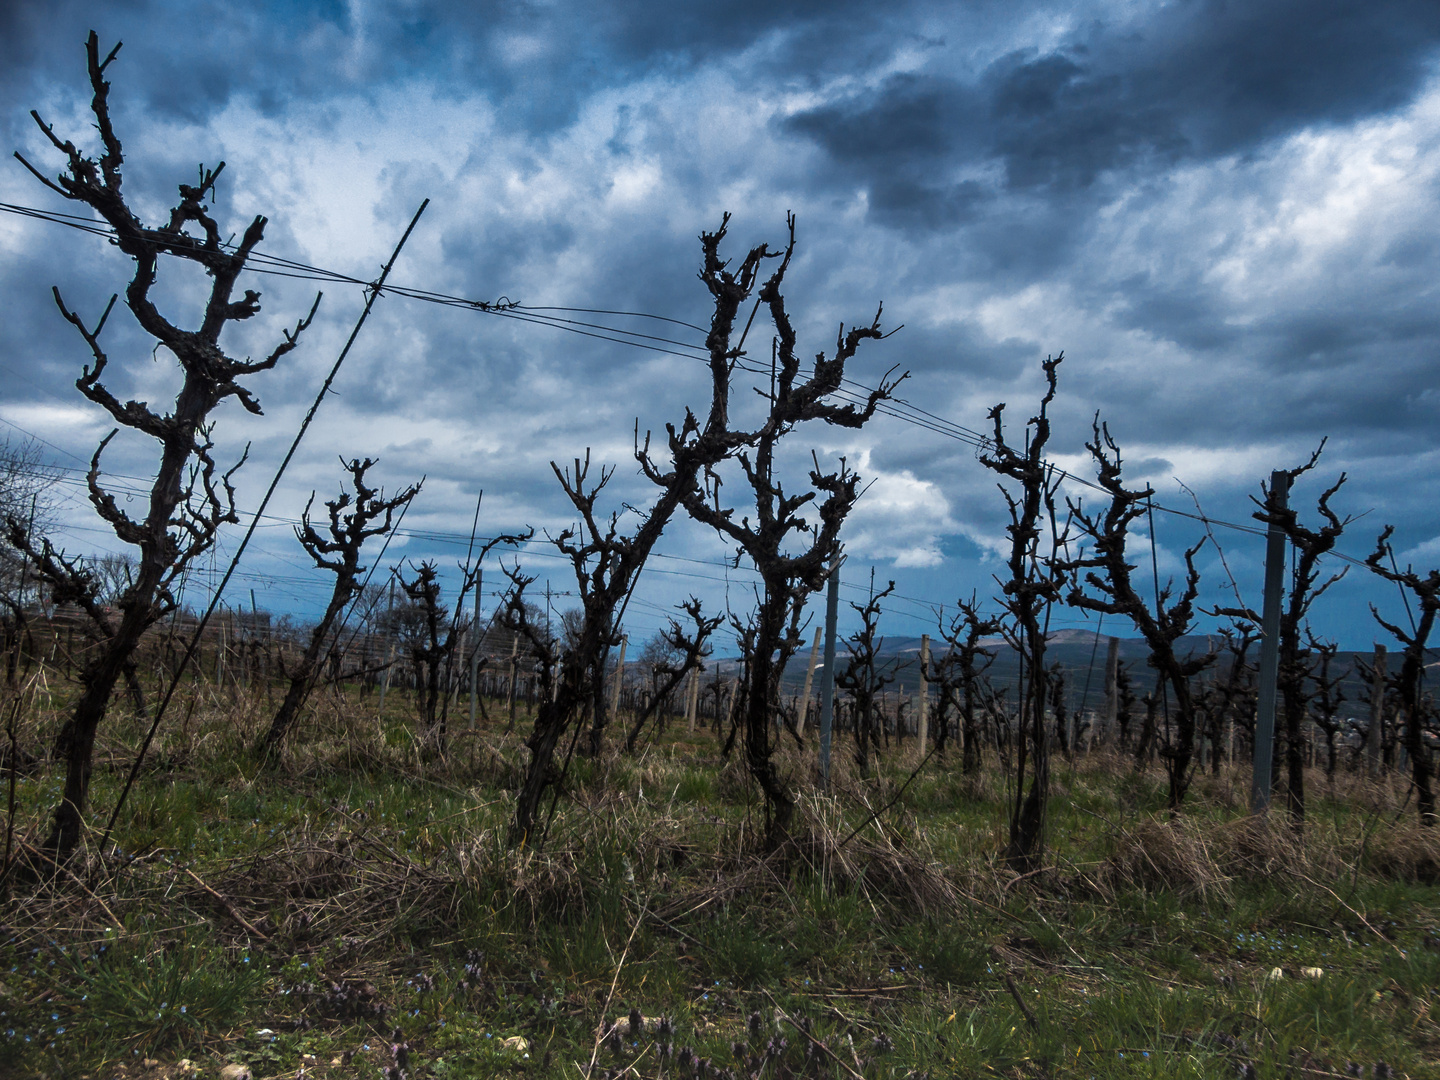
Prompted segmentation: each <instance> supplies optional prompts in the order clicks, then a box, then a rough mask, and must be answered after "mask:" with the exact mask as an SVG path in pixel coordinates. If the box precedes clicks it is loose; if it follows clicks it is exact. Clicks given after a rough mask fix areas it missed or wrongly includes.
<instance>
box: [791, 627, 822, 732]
mask: <svg viewBox="0 0 1440 1080" xmlns="http://www.w3.org/2000/svg"><path fill="white" fill-rule="evenodd" d="M818 659H820V627H818V626H817V627H815V640H814V641H813V642H811V643H810V664H809V666H808V667H806V669H805V692H804V693H803V694H801V695H800V710H799V715H798V716H797V717H796V718H795V730H796V731H797V732H799V733H800V734H801V735H804V734H805V718H806V717H808V716H809V715H810V687H811V686H813V685H814V684H815V661H817V660H818Z"/></svg>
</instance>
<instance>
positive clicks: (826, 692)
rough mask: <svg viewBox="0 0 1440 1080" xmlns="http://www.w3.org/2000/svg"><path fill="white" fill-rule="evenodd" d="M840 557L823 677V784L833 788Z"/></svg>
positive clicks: (830, 598)
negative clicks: (832, 756) (832, 751)
mask: <svg viewBox="0 0 1440 1080" xmlns="http://www.w3.org/2000/svg"><path fill="white" fill-rule="evenodd" d="M840 562H841V560H840V559H838V558H837V559H836V560H835V562H834V563H833V564H831V566H830V584H829V587H828V588H827V590H826V593H825V671H824V673H823V674H822V675H821V677H820V787H821V788H822V789H824V790H829V788H830V729H831V725H832V723H833V721H834V719H835V623H836V621H837V619H838V617H839V614H840Z"/></svg>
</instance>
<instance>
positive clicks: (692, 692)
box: [685, 667, 700, 735]
mask: <svg viewBox="0 0 1440 1080" xmlns="http://www.w3.org/2000/svg"><path fill="white" fill-rule="evenodd" d="M699 698H700V669H699V668H698V667H695V668H691V669H690V685H689V687H687V693H686V694H685V730H686V731H687V732H689V733H690V734H691V735H694V734H695V706H696V705H697V704H698V703H699Z"/></svg>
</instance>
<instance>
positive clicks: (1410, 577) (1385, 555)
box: [1337, 485, 1440, 825]
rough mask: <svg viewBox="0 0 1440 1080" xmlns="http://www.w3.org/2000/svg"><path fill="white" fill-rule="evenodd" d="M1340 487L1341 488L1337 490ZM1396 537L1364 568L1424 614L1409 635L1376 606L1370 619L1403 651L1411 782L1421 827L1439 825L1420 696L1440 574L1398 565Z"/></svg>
mask: <svg viewBox="0 0 1440 1080" xmlns="http://www.w3.org/2000/svg"><path fill="white" fill-rule="evenodd" d="M1337 486H1338V485H1337ZM1394 532H1395V528H1394V526H1392V525H1387V526H1385V531H1384V532H1382V533H1381V534H1380V538H1379V539H1378V540H1376V541H1375V550H1374V551H1372V552H1371V553H1370V557H1369V558H1368V559H1366V560H1365V565H1366V566H1368V567H1370V569H1371V570H1372V571H1374V572H1375V573H1376V574H1379V575H1380V576H1381V577H1382V578H1384V579H1385V580H1386V581H1393V582H1395V583H1396V584H1397V585H1399V586H1400V587H1401V588H1403V589H1404V590H1405V591H1406V592H1407V593H1408V594H1409V595H1410V596H1412V597H1414V598H1415V602H1416V604H1417V605H1418V607H1419V609H1420V612H1419V617H1418V618H1417V619H1416V620H1415V623H1414V625H1413V627H1412V628H1411V630H1410V632H1409V633H1406V632H1405V631H1404V630H1402V629H1401V628H1400V626H1399V625H1398V624H1396V623H1391V622H1386V621H1385V620H1384V619H1382V618H1381V617H1380V612H1379V611H1378V610H1377V609H1376V608H1375V606H1374V605H1373V604H1372V605H1371V607H1370V610H1371V613H1372V614H1373V615H1374V616H1375V621H1376V622H1378V623H1379V624H1380V625H1381V626H1383V627H1385V629H1386V630H1388V631H1390V633H1391V635H1393V636H1394V638H1395V640H1396V641H1398V642H1400V644H1401V645H1402V646H1404V659H1403V660H1402V661H1401V664H1400V675H1399V677H1398V680H1397V682H1398V690H1399V697H1400V711H1401V712H1402V713H1404V715H1405V731H1404V739H1405V752H1406V754H1408V755H1409V757H1410V776H1411V779H1412V780H1413V781H1414V784H1415V799H1416V806H1417V809H1418V810H1419V811H1420V823H1421V824H1422V825H1434V824H1435V789H1434V787H1433V786H1432V785H1431V782H1430V781H1431V771H1432V769H1431V765H1430V751H1429V749H1428V748H1427V747H1426V745H1425V728H1424V724H1425V716H1424V710H1423V707H1422V706H1423V702H1422V701H1421V695H1420V683H1421V680H1422V679H1423V678H1424V677H1425V646H1426V643H1427V642H1428V641H1429V640H1430V632H1431V631H1432V630H1434V628H1435V614H1436V612H1440V570H1431V571H1430V572H1429V573H1427V574H1426V575H1425V576H1424V577H1421V576H1420V575H1419V574H1417V573H1416V572H1415V571H1414V569H1413V568H1411V567H1410V566H1406V567H1405V569H1404V570H1400V569H1399V568H1398V567H1396V566H1395V563H1394V558H1395V556H1394V552H1393V551H1392V550H1391V548H1390V537H1391V535H1392V534H1393V533H1394ZM1386 562H1389V563H1390V564H1391V565H1390V566H1386V565H1385V563H1386Z"/></svg>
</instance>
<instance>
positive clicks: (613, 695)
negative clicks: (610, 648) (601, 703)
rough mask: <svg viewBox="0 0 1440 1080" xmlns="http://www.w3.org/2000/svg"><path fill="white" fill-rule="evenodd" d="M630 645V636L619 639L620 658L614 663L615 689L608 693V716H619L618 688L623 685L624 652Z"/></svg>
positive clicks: (614, 717)
mask: <svg viewBox="0 0 1440 1080" xmlns="http://www.w3.org/2000/svg"><path fill="white" fill-rule="evenodd" d="M629 645H630V635H629V634H623V635H621V637H620V658H619V659H618V660H617V661H616V662H615V689H614V690H612V691H611V692H610V716H611V719H617V718H618V717H619V716H620V688H621V687H622V686H624V685H625V650H626V648H628V647H629Z"/></svg>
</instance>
